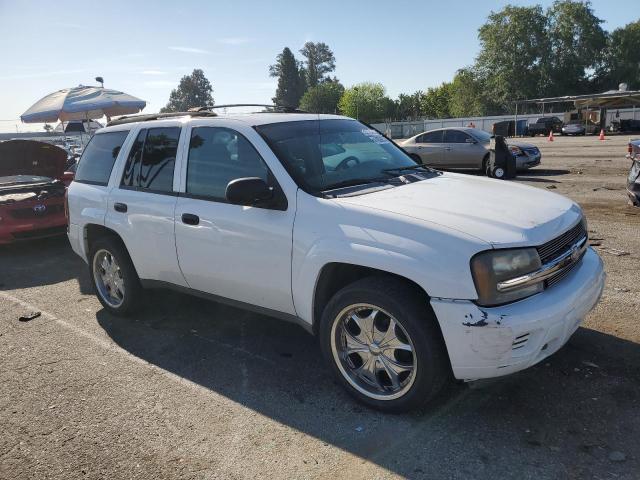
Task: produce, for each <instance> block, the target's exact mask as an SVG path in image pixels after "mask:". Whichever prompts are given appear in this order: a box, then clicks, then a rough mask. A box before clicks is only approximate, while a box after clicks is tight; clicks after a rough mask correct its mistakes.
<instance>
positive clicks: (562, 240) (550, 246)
mask: <svg viewBox="0 0 640 480" xmlns="http://www.w3.org/2000/svg"><path fill="white" fill-rule="evenodd" d="M586 236H587V229H586V226H585V223H584V220H580V222H579V223H578V224H577V225H576V226H574V227H573V228H571V229H570V230H567V231H566V232H564V233H563V234H562V235H560V236H559V237H556V238H554V239H553V240H550V241H549V242H547V243H545V244H544V245H541V246H539V247H538V248H537V250H538V255H540V261H541V262H542V264H543V265H544V264H545V263H547V262H549V261H551V260H553V259H554V258H557V257H559V256H560V255H562V254H563V253H565V252H567V251H568V250H569V249H570V248H571V246H572V245H573V244H574V243H576V242H577V241H578V240H580V239H581V238H583V237H586Z"/></svg>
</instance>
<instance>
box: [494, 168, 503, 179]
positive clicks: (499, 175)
mask: <svg viewBox="0 0 640 480" xmlns="http://www.w3.org/2000/svg"><path fill="white" fill-rule="evenodd" d="M493 175H494V176H495V177H496V178H502V177H504V169H503V168H500V167H498V168H496V169H495V170H494V172H493Z"/></svg>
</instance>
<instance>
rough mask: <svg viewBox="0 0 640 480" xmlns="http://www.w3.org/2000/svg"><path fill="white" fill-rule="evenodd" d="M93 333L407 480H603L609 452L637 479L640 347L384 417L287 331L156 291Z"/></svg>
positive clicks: (585, 357) (579, 342)
mask: <svg viewBox="0 0 640 480" xmlns="http://www.w3.org/2000/svg"><path fill="white" fill-rule="evenodd" d="M97 321H98V322H99V324H100V325H101V327H102V328H103V329H104V331H105V332H106V333H107V334H108V335H109V336H110V337H111V338H112V339H113V341H114V342H115V343H116V344H117V345H119V346H120V347H122V348H123V349H125V350H127V351H128V352H130V353H132V354H133V355H135V356H137V357H139V358H141V359H144V360H145V361H147V362H149V363H151V364H153V365H156V366H158V367H160V368H162V369H164V370H166V371H169V372H172V373H174V374H176V375H179V376H180V377H182V378H185V379H188V380H189V381H191V382H194V383H196V384H198V385H201V386H202V387H204V388H206V389H208V390H210V391H211V392H215V393H216V394H219V395H223V396H225V397H227V398H229V399H231V400H233V401H234V402H237V403H239V404H241V405H243V406H244V407H246V408H249V409H252V410H254V411H256V412H259V413H260V414H262V415H265V416H267V417H269V418H271V419H273V420H275V421H277V422H279V423H281V424H283V425H286V426H287V427H290V428H294V429H296V430H298V431H300V432H303V433H305V434H307V435H311V436H313V437H315V438H318V439H320V440H321V441H323V442H325V443H328V444H331V445H334V446H337V447H339V448H341V449H342V450H344V451H347V452H350V453H352V454H354V455H357V456H359V457H361V458H362V459H365V460H367V461H369V462H372V463H375V464H377V465H379V466H381V467H384V468H385V469H387V470H389V471H391V472H395V473H397V474H399V475H402V476H405V477H410V478H454V477H455V478H498V477H500V478H505V477H510V475H511V474H513V476H516V475H519V473H518V472H520V473H522V470H521V468H526V471H527V473H528V474H529V475H531V478H563V477H569V476H574V477H576V478H581V477H582V476H585V477H586V476H588V477H589V478H591V475H597V474H598V473H599V472H601V473H603V475H604V474H605V473H606V472H608V471H609V472H610V471H611V468H612V467H611V464H610V463H608V461H607V460H606V455H607V452H608V451H609V450H611V449H615V450H622V451H624V452H626V454H627V456H628V460H627V462H626V464H625V469H627V468H629V469H632V470H630V471H634V470H633V469H635V471H638V468H640V467H639V464H638V459H639V458H640V447H639V445H640V441H639V440H640V439H639V437H640V417H639V416H638V415H637V414H636V412H637V408H638V406H639V405H638V403H639V402H640V391H639V389H638V388H637V385H638V384H639V383H638V382H640V345H638V344H636V343H633V342H629V341H625V340H622V339H619V338H616V337H613V336H609V335H606V334H603V333H599V332H596V331H592V330H588V329H584V328H581V329H580V330H579V331H578V332H577V333H576V334H575V335H574V337H573V339H572V340H571V341H570V343H569V344H568V345H567V346H566V347H565V348H563V349H562V350H561V351H560V352H558V353H557V354H555V355H554V356H552V357H550V358H549V359H547V360H545V361H544V362H542V363H541V364H540V365H539V366H536V367H534V368H531V369H529V370H526V371H524V372H521V373H519V374H515V375H512V376H510V377H505V378H504V379H499V380H492V381H485V382H482V383H480V382H478V383H473V384H471V386H467V385H460V384H458V385H457V386H455V387H453V388H451V389H450V391H449V392H447V394H446V395H444V396H443V397H442V398H441V399H440V400H439V401H438V402H437V403H436V404H435V405H433V406H432V407H431V408H430V409H428V410H427V411H425V412H415V413H411V414H405V415H388V414H382V413H379V412H376V411H373V410H370V409H368V408H366V407H363V406H360V405H359V404H357V403H355V402H354V401H353V400H352V399H351V398H350V397H349V396H348V395H347V394H346V393H345V392H344V391H343V389H342V388H341V387H340V386H339V385H337V384H336V382H334V380H333V378H332V377H331V376H330V374H329V371H328V369H327V368H326V367H325V365H324V363H323V361H322V359H321V354H320V349H319V347H318V345H317V342H316V340H315V338H313V337H312V336H310V335H308V334H307V333H306V332H305V331H304V330H303V329H302V328H299V327H298V326H294V325H293V324H288V323H285V322H282V321H280V320H276V319H273V318H270V317H265V316H262V315H257V314H254V313H250V312H246V311H243V310H238V309H236V308H232V307H229V306H226V305H222V304H217V303H213V302H209V301H206V300H202V299H197V298H194V297H191V296H187V295H184V294H180V293H175V292H168V291H159V290H158V291H149V292H148V293H147V301H146V303H145V308H144V309H143V311H142V312H141V313H139V314H137V315H136V316H134V317H133V318H129V319H125V318H119V317H114V316H112V315H111V314H109V313H108V312H107V311H105V310H101V311H99V312H98V313H97ZM192 420H195V421H197V419H192ZM603 455H604V457H605V458H604V460H603V458H602V457H603ZM516 458H518V459H519V460H518V461H517V462H514V459H516ZM521 462H524V463H522V464H521ZM509 472H511V473H509ZM327 473H328V472H327Z"/></svg>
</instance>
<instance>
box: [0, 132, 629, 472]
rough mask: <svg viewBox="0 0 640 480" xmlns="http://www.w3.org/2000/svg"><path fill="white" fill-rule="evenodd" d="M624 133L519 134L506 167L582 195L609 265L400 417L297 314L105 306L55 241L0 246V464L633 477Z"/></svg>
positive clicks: (208, 306) (12, 467) (159, 294)
mask: <svg viewBox="0 0 640 480" xmlns="http://www.w3.org/2000/svg"><path fill="white" fill-rule="evenodd" d="M626 140H627V138H626V137H612V138H611V139H609V140H607V141H605V142H599V141H598V140H597V137H586V138H582V137H578V138H564V137H556V139H555V142H553V143H549V142H548V141H547V140H546V139H543V138H537V139H533V140H532V142H533V143H536V144H537V145H539V146H540V148H541V149H542V152H543V164H542V165H541V166H539V167H536V168H535V169H533V170H532V171H530V172H528V173H527V174H525V175H522V176H521V177H520V178H519V180H518V181H522V182H526V183H529V184H531V185H533V186H535V187H538V188H549V189H552V190H553V191H554V192H557V193H561V194H564V195H568V196H570V197H571V198H573V199H575V200H576V201H578V202H579V203H580V204H581V205H582V206H583V208H584V209H585V212H586V214H587V216H588V219H589V229H590V231H591V237H592V243H594V244H599V246H596V248H598V249H599V250H600V253H601V255H602V258H603V259H604V261H605V264H606V269H607V272H608V280H607V286H606V289H605V292H604V295H603V298H602V301H601V303H600V304H599V305H598V307H597V308H596V309H595V310H594V311H593V312H592V313H591V314H590V315H589V317H588V319H587V321H586V322H585V324H584V327H583V328H580V329H579V330H578V332H577V333H576V334H575V335H574V336H573V338H572V339H571V340H570V342H569V343H568V344H567V345H566V346H565V347H564V348H563V349H562V350H561V351H560V352H558V353H557V354H555V355H553V356H552V357H550V358H549V359H547V360H546V361H544V362H543V363H541V364H540V365H538V366H536V367H534V368H531V369H529V370H527V371H524V372H521V373H518V374H515V375H512V376H509V377H506V378H503V379H499V380H493V381H487V382H482V383H479V382H478V383H472V384H468V385H456V386H453V387H452V388H451V389H450V391H449V392H448V393H447V394H446V395H444V396H443V398H442V399H441V400H440V402H438V404H436V405H435V406H433V407H432V408H431V409H430V410H429V411H427V412H418V413H414V414H411V415H383V414H380V413H377V412H373V411H370V410H368V409H366V408H363V407H361V406H359V405H357V404H355V403H354V402H353V401H352V400H351V399H350V398H349V397H348V396H347V395H346V394H345V393H344V392H343V391H342V390H341V389H340V388H339V387H338V386H337V385H336V384H335V383H334V382H333V381H332V380H331V378H330V377H329V375H328V372H327V370H326V369H325V368H324V366H323V365H322V363H321V361H320V352H319V349H318V346H317V345H316V343H315V340H314V339H313V338H312V337H310V336H308V335H307V334H306V333H304V332H303V331H302V330H301V329H300V328H299V327H296V326H293V325H290V324H286V323H282V322H279V321H277V320H274V319H271V318H268V317H264V316H259V315H255V314H252V313H247V312H244V311H241V310H237V309H233V308H230V307H226V306H223V305H218V304H215V303H209V302H206V301H203V300H199V299H195V298H191V297H187V296H185V295H181V294H176V293H172V292H165V291H155V292H149V293H148V299H147V308H145V309H144V311H143V312H142V313H141V314H139V315H138V316H136V317H135V318H134V319H130V320H123V319H120V318H115V317H112V316H110V315H109V314H107V313H106V312H105V311H104V310H103V309H102V308H101V306H100V304H99V303H98V301H97V300H96V299H95V297H94V296H93V295H92V294H91V292H90V288H89V285H88V276H87V273H86V266H85V265H84V264H83V263H82V261H81V260H80V259H78V258H77V257H76V256H75V255H74V254H73V253H72V252H71V250H70V248H69V246H68V244H67V241H66V239H64V238H60V239H50V240H46V241H38V242H33V243H28V244H21V245H16V246H10V247H2V248H0V365H1V367H0V428H1V431H2V435H1V436H0V478H3V479H40V478H56V479H65V480H66V479H75V478H83V479H84V478H89V479H97V478H103V479H119V478H140V479H164V478H197V479H214V478H220V479H235V478H282V479H291V478H305V479H306V478H325V477H331V478H349V479H358V478H362V479H371V478H397V477H409V478H429V479H440V478H442V479H451V478H480V479H484V478H486V479H495V478H515V477H517V478H519V479H556V478H594V479H605V478H612V479H614V478H615V479H637V478H640V416H639V415H638V411H639V407H640V345H639V343H640V326H639V316H640V315H639V313H640V296H639V295H638V293H639V289H640V286H639V285H638V271H640V235H639V228H638V227H639V225H640V209H635V210H634V209H633V208H632V207H629V206H627V205H626V197H625V193H624V179H625V176H626V171H627V167H628V162H627V161H626V160H624V153H625V143H626ZM618 251H623V252H626V254H625V255H621V256H618V255H616V253H619V252H618ZM33 310H37V311H40V312H42V314H41V316H40V317H38V318H36V319H33V320H31V321H29V322H20V321H18V317H19V316H20V315H22V314H24V313H27V312H30V311H33Z"/></svg>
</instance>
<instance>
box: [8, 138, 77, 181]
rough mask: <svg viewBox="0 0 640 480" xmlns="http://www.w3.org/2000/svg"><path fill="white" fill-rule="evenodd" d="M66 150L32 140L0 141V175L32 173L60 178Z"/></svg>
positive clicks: (65, 161)
mask: <svg viewBox="0 0 640 480" xmlns="http://www.w3.org/2000/svg"><path fill="white" fill-rule="evenodd" d="M66 163H67V152H66V151H64V150H63V149H62V148H60V147H56V146H55V145H51V144H49V143H44V142H37V141H34V140H8V141H6V142H0V177H8V176H15V175H33V176H38V177H48V178H60V177H62V174H63V173H64V167H65V165H66Z"/></svg>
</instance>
